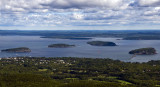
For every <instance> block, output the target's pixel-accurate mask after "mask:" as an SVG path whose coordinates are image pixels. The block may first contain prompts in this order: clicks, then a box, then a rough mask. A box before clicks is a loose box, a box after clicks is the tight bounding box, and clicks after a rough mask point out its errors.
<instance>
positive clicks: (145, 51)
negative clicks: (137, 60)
mask: <svg viewBox="0 0 160 87" xmlns="http://www.w3.org/2000/svg"><path fill="white" fill-rule="evenodd" d="M129 54H135V55H154V54H157V53H156V50H155V49H154V48H151V47H150V48H140V49H135V50H131V51H130V52H129Z"/></svg>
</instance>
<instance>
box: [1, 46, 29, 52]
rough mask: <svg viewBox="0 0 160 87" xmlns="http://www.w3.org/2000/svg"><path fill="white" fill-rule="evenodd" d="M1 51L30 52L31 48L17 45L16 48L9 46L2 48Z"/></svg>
mask: <svg viewBox="0 0 160 87" xmlns="http://www.w3.org/2000/svg"><path fill="white" fill-rule="evenodd" d="M1 52H31V50H30V49H29V48H27V47H18V48H11V49H4V50H1Z"/></svg>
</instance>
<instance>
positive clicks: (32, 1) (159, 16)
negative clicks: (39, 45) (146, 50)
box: [0, 0, 160, 30]
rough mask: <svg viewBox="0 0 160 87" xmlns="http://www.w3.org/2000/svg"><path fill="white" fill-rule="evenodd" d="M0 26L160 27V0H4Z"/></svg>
mask: <svg viewBox="0 0 160 87" xmlns="http://www.w3.org/2000/svg"><path fill="white" fill-rule="evenodd" d="M0 29H1V30H7V29H10V30H15V29H20V30H81V29H82V30H121V29H124V30H137V29H160V0H0Z"/></svg>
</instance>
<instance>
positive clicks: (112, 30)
mask: <svg viewBox="0 0 160 87" xmlns="http://www.w3.org/2000/svg"><path fill="white" fill-rule="evenodd" d="M0 31H160V29H154V30H153V29H147V30H145V29H137V30H134V29H133V30H123V29H122V30H27V29H26V30H17V29H13V30H3V29H2V30H1V29H0Z"/></svg>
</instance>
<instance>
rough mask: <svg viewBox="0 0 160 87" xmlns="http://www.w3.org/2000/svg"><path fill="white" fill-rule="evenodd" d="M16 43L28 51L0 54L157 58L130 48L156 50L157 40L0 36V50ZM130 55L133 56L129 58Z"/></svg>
mask: <svg viewBox="0 0 160 87" xmlns="http://www.w3.org/2000/svg"><path fill="white" fill-rule="evenodd" d="M95 40H96V41H97V40H99V41H113V42H115V43H116V44H117V45H118V46H114V47H109V46H106V47H104V46H91V45H89V44H87V43H86V42H88V41H95ZM55 43H66V44H74V45H76V47H73V48H48V47H47V46H48V45H49V44H55ZM16 47H29V48H30V49H31V50H32V52H30V53H5V52H0V57H15V56H34V57H87V58H111V59H114V60H117V59H118V60H121V61H125V62H147V61H150V60H159V59H160V53H158V54H156V55H136V56H135V57H133V55H130V54H128V52H129V51H130V50H133V49H137V48H143V47H154V48H155V49H156V50H157V52H160V40H117V38H98V37H96V38H93V39H92V40H68V39H49V38H40V37H39V36H0V50H2V49H7V48H16ZM132 57H133V58H132Z"/></svg>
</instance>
